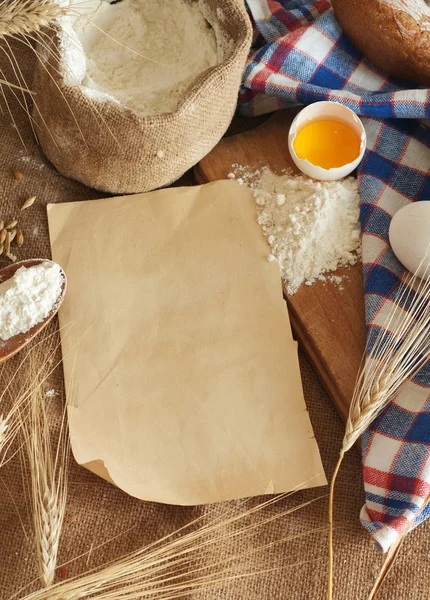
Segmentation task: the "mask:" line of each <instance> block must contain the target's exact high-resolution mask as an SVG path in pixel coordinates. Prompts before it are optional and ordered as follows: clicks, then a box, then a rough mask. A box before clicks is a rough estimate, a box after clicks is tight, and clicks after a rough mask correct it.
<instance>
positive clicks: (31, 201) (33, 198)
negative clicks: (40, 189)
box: [21, 196, 36, 210]
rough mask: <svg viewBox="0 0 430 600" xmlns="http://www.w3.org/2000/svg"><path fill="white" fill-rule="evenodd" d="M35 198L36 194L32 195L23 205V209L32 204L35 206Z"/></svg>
mask: <svg viewBox="0 0 430 600" xmlns="http://www.w3.org/2000/svg"><path fill="white" fill-rule="evenodd" d="M35 200H36V196H31V198H29V199H28V200H26V201H25V202H24V204H23V205H22V206H21V210H25V209H26V208H30V206H33V204H34V202H35Z"/></svg>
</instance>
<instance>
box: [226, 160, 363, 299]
mask: <svg viewBox="0 0 430 600" xmlns="http://www.w3.org/2000/svg"><path fill="white" fill-rule="evenodd" d="M233 168H234V169H235V172H234V173H230V174H229V175H228V177H229V178H230V179H234V178H236V179H237V181H238V183H239V184H244V183H245V184H248V185H249V186H250V187H251V189H252V191H253V193H254V197H255V200H256V203H257V208H258V216H257V221H258V223H259V224H260V225H261V228H262V230H263V233H264V235H265V236H266V238H267V241H268V243H269V245H270V248H271V253H270V254H269V255H268V260H270V261H277V262H278V263H279V266H280V269H281V275H282V278H283V279H284V280H285V282H286V284H287V291H288V293H289V294H290V295H292V294H294V293H295V292H296V291H297V289H298V288H299V286H300V285H301V284H302V283H303V282H306V283H307V284H308V285H312V283H313V282H314V281H315V280H316V279H324V273H327V272H332V271H335V270H336V269H337V268H338V267H340V266H348V265H354V264H355V263H356V262H357V261H358V260H359V257H360V255H361V242H360V222H359V216H360V210H359V193H358V182H357V180H356V179H355V178H353V177H349V178H347V179H344V180H342V181H314V180H313V179H309V178H307V177H302V176H296V175H293V174H290V173H287V172H285V173H284V174H283V175H276V174H275V173H272V171H271V170H270V169H269V168H267V167H265V168H263V169H260V170H257V171H255V172H253V173H252V172H249V170H248V169H247V168H246V167H241V166H239V165H233ZM329 279H330V278H329ZM337 279H338V278H333V276H331V279H330V280H331V281H333V282H334V283H340V281H339V282H338V281H337Z"/></svg>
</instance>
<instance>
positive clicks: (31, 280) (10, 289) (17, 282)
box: [0, 262, 64, 341]
mask: <svg viewBox="0 0 430 600" xmlns="http://www.w3.org/2000/svg"><path fill="white" fill-rule="evenodd" d="M63 283H64V278H63V272H62V270H61V269H60V267H59V266H58V265H56V264H54V263H48V262H44V263H41V264H40V265H37V266H35V267H30V268H29V269H26V268H25V267H21V268H20V269H18V271H17V272H16V273H15V275H14V276H13V277H12V278H11V279H8V280H7V281H5V282H4V283H2V284H0V340H3V341H6V340H8V339H9V338H11V337H13V336H14V335H18V334H19V333H27V331H29V330H30V329H31V328H32V327H34V326H35V325H37V324H38V323H40V322H41V321H43V320H44V319H46V317H48V315H49V314H50V313H51V311H52V309H53V308H54V306H55V304H56V302H57V300H58V298H59V297H60V294H61V289H62V285H63Z"/></svg>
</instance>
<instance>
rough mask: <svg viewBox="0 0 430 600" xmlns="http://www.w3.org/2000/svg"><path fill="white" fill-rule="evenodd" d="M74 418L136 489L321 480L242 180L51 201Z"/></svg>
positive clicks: (243, 489)
mask: <svg viewBox="0 0 430 600" xmlns="http://www.w3.org/2000/svg"><path fill="white" fill-rule="evenodd" d="M48 218H49V229H50V236H51V245H52V256H53V259H54V260H55V261H56V262H58V263H60V265H61V266H62V267H63V268H64V269H65V271H66V274H67V277H68V292H67V295H66V298H65V301H64V304H63V307H62V309H61V312H60V323H61V326H62V327H63V328H64V330H63V331H62V348H63V357H64V370H65V380H66V386H67V397H68V403H69V425H70V435H71V441H72V447H73V453H74V456H75V458H76V460H77V461H78V463H80V464H81V465H84V466H85V467H87V468H88V469H90V470H91V471H93V472H94V473H97V474H98V475H100V476H101V477H104V478H105V479H107V480H109V481H111V482H112V483H115V484H116V485H117V486H119V487H120V488H121V489H123V490H124V491H126V492H127V493H128V494H131V495H132V496H136V497H138V498H141V499H144V500H154V501H158V502H165V503H170V504H204V503H209V502H217V501H222V500H230V499H233V498H241V497H245V496H254V495H260V494H265V493H277V492H284V491H288V490H292V489H293V488H295V487H296V486H300V485H301V484H305V486H306V485H307V486H318V485H323V484H325V483H326V479H325V476H324V472H323V467H322V464H321V460H320V456H319V452H318V447H317V444H316V441H315V439H314V436H313V432H312V426H311V424H310V421H309V417H308V413H307V411H306V407H305V403H304V399H303V391H302V386H301V380H300V372H299V364H298V359H297V345H296V343H295V342H294V341H293V339H292V335H291V328H290V324H289V319H288V312H287V309H286V306H285V302H284V300H283V298H282V291H281V282H280V278H279V270H278V266H277V265H276V264H273V263H269V262H268V261H267V259H266V257H267V253H268V248H267V246H266V242H265V241H264V239H263V236H262V235H261V232H260V230H259V227H258V225H257V224H256V222H255V207H254V199H253V197H252V194H251V192H250V191H249V189H247V188H246V187H245V186H239V185H237V183H236V182H227V181H225V182H217V183H212V184H208V185H205V186H201V187H190V188H176V189H167V190H162V191H157V192H151V193H148V194H139V195H136V196H128V197H122V198H110V199H106V200H95V201H90V202H75V203H68V204H58V205H52V204H51V205H49V206H48Z"/></svg>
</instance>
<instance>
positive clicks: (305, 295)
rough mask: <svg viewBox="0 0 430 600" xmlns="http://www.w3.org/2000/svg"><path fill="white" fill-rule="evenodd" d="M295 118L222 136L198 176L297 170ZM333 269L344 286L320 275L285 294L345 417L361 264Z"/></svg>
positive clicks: (354, 359)
mask: <svg viewBox="0 0 430 600" xmlns="http://www.w3.org/2000/svg"><path fill="white" fill-rule="evenodd" d="M293 118H294V114H292V113H291V112H287V111H279V112H277V113H276V114H275V115H274V116H273V117H271V118H270V119H268V120H267V121H266V122H265V123H263V125H260V126H259V127H256V128H255V129H251V130H250V131H246V132H245V133H239V134H237V135H233V136H231V137H225V138H223V139H222V140H221V142H220V143H219V144H218V145H217V146H216V147H215V148H214V149H213V150H212V152H210V153H209V154H208V155H207V156H206V157H205V158H204V159H203V160H202V161H201V162H200V163H199V164H198V165H197V166H196V167H195V175H196V179H197V181H198V182H199V183H207V182H209V181H216V180H218V179H225V178H226V177H227V174H228V173H230V172H231V171H233V170H234V169H233V168H232V165H233V164H239V165H247V166H249V167H250V168H251V169H255V168H258V167H262V166H265V165H268V166H269V167H270V168H271V169H272V170H273V171H274V172H278V173H280V171H281V169H284V168H285V167H290V168H292V169H294V171H296V172H297V169H296V167H295V166H294V163H293V162H292V160H291V157H290V154H289V151H288V130H289V127H290V124H291V121H292V119H293ZM333 274H334V275H341V276H343V282H342V287H343V289H340V288H339V287H338V286H337V285H335V284H333V283H330V282H321V281H318V282H317V283H315V284H314V285H312V286H306V285H302V286H301V287H300V289H299V290H298V291H297V292H296V293H295V294H294V295H293V296H291V297H287V294H286V293H285V289H284V295H285V299H286V301H287V305H288V310H289V314H290V320H291V325H292V327H293V331H294V334H295V337H296V339H297V340H298V341H299V343H300V344H301V345H302V347H303V349H304V350H305V352H306V354H307V356H308V358H309V360H310V362H311V364H312V365H313V367H314V369H315V371H316V372H317V374H318V375H319V377H320V379H321V381H322V383H323V384H324V386H325V388H326V389H327V391H328V393H329V395H330V397H331V398H332V400H333V402H334V404H335V406H336V408H337V409H338V411H339V413H340V415H341V417H342V418H343V419H344V420H345V419H346V417H347V414H348V409H349V404H350V400H351V395H352V391H353V388H354V382H355V378H356V375H357V372H358V369H359V365H360V362H361V357H362V355H363V351H364V345H365V321H364V293H363V281H362V275H361V265H355V267H352V268H351V269H339V270H338V271H336V273H333Z"/></svg>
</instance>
